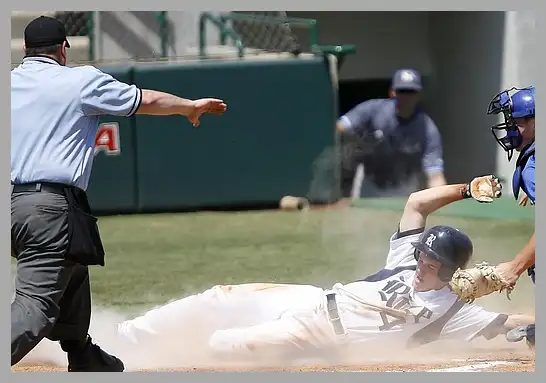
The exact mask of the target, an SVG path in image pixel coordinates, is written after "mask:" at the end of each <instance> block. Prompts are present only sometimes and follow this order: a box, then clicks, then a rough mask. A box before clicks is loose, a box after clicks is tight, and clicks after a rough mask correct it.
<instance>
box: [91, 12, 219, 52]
mask: <svg viewBox="0 0 546 383" xmlns="http://www.w3.org/2000/svg"><path fill="white" fill-rule="evenodd" d="M154 13H155V12H148V11H134V12H130V11H124V12H106V11H101V12H96V26H97V31H98V32H99V33H98V37H97V39H96V42H95V44H96V45H95V47H96V53H97V59H99V60H124V59H129V58H133V57H137V58H138V57H141V58H149V57H158V56H160V54H161V39H160V38H159V24H158V23H157V19H156V17H155V16H154ZM200 14H201V12H198V11H170V12H169V13H168V24H169V36H170V38H169V40H170V44H169V47H168V54H169V56H185V55H194V54H195V53H196V51H197V46H198V42H199V28H198V26H199V16H200ZM206 40H207V43H208V44H209V45H210V44H217V43H218V33H217V32H216V30H215V29H214V28H213V27H211V26H210V25H209V26H208V28H207V34H206Z"/></svg>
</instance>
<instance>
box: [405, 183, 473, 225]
mask: <svg viewBox="0 0 546 383" xmlns="http://www.w3.org/2000/svg"><path fill="white" fill-rule="evenodd" d="M467 190H468V184H454V185H443V186H437V187H433V188H429V189H424V190H420V191H417V192H414V193H412V194H411V195H410V196H409V198H408V200H407V202H406V206H405V207H404V212H403V213H402V218H401V219H400V227H399V231H400V232H405V231H411V230H416V229H420V228H423V227H425V224H426V221H427V217H428V216H429V215H430V214H432V213H434V212H435V211H436V210H438V209H440V208H442V207H444V206H446V205H449V204H450V203H453V202H456V201H461V200H462V199H463V198H464V196H465V193H466V191H467Z"/></svg>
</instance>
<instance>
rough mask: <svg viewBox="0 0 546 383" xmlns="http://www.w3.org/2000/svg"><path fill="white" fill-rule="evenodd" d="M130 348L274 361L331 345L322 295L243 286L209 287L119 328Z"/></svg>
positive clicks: (305, 289)
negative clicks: (166, 346) (162, 347)
mask: <svg viewBox="0 0 546 383" xmlns="http://www.w3.org/2000/svg"><path fill="white" fill-rule="evenodd" d="M118 332H119V334H120V335H122V336H123V337H124V338H126V339H127V340H130V341H131V342H132V343H133V344H136V345H142V346H153V345H156V344H158V342H159V343H162V342H163V343H164V342H168V343H171V344H175V343H178V344H179V346H180V347H181V348H182V347H184V345H186V344H188V342H189V343H191V347H192V352H193V353H197V352H198V351H197V350H196V347H198V348H200V349H201V350H202V351H206V352H209V353H212V354H213V355H216V356H220V357H222V356H227V357H229V358H232V357H233V356H241V357H243V358H244V357H246V356H249V355H255V356H260V355H272V354H273V355H279V354H286V353H287V352H289V351H290V350H293V351H295V352H297V351H301V350H307V349H309V348H310V349H315V348H319V349H320V348H323V347H325V346H329V345H333V344H335V343H336V342H337V341H338V340H339V337H338V335H336V333H335V331H334V327H333V325H332V323H331V322H330V320H329V317H328V312H327V310H326V295H325V291H324V290H323V289H321V288H318V287H315V286H309V285H287V284H271V283H249V284H242V285H228V286H214V287H213V288H211V289H209V290H207V291H205V292H203V293H200V294H196V295H192V296H188V297H186V298H183V299H180V300H177V301H173V302H170V303H168V304H166V305H164V306H161V307H158V308H155V309H153V310H150V311H148V312H147V313H145V314H144V315H142V316H140V317H137V318H135V319H132V320H128V321H125V322H123V323H121V324H120V325H119V327H118Z"/></svg>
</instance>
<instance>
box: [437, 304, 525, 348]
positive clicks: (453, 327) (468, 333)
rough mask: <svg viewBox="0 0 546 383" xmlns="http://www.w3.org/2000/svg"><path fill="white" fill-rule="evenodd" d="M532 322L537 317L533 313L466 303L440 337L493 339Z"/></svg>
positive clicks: (447, 324)
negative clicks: (501, 310)
mask: <svg viewBox="0 0 546 383" xmlns="http://www.w3.org/2000/svg"><path fill="white" fill-rule="evenodd" d="M460 303H462V302H460ZM457 304H458V303H456V305H457ZM532 323H535V318H534V316H531V315H523V314H507V313H498V312H491V311H488V310H486V309H485V308H483V307H482V306H480V305H477V304H475V303H465V304H464V305H462V306H461V308H460V309H459V310H458V311H457V312H456V313H455V315H454V316H453V317H452V318H451V319H450V320H449V321H448V322H447V323H446V324H445V325H444V328H443V329H442V331H441V335H440V339H460V340H466V341H467V342H471V341H473V340H474V339H477V338H480V337H483V338H485V339H487V340H491V339H493V338H495V337H496V336H497V335H504V334H506V333H507V332H508V331H510V330H512V329H513V328H516V327H519V326H525V325H528V324H532Z"/></svg>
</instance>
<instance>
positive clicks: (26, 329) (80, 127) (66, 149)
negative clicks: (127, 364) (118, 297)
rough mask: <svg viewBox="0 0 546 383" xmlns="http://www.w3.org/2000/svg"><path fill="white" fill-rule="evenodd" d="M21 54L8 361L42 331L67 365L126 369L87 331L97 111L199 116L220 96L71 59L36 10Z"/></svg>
mask: <svg viewBox="0 0 546 383" xmlns="http://www.w3.org/2000/svg"><path fill="white" fill-rule="evenodd" d="M24 37H25V47H24V49H25V57H24V59H23V61H22V63H21V64H20V65H19V66H18V67H16V68H15V69H13V70H12V71H11V183H12V194H11V244H12V256H13V257H14V258H16V259H17V276H16V281H15V290H16V291H15V297H14V300H13V301H12V303H11V365H12V366H13V365H14V364H16V363H18V362H19V361H20V360H21V359H22V358H23V357H24V356H25V355H27V354H28V353H29V352H30V351H31V350H32V349H33V348H34V347H35V346H36V345H37V344H38V343H39V342H40V341H41V340H42V339H43V338H44V337H46V338H48V339H50V340H53V341H59V342H60V345H61V348H62V349H63V351H64V352H66V353H67V357H68V371H75V372H77V371H111V372H121V371H123V370H124V365H123V362H122V361H121V360H119V359H118V358H116V357H115V356H112V355H109V354H108V353H106V352H105V351H103V350H102V349H101V348H100V347H99V346H97V345H95V344H94V343H93V342H92V339H91V337H90V336H89V335H88V330H89V324H90V317H91V289H90V284H89V271H88V266H92V265H100V266H104V249H103V246H102V243H101V237H100V234H99V231H98V226H97V218H96V217H94V216H93V215H92V213H91V210H90V207H89V204H88V201H87V196H86V192H85V190H86V189H87V185H88V182H89V176H90V173H91V167H92V163H93V146H94V142H95V136H96V133H97V129H98V124H99V118H100V116H101V115H114V116H125V117H131V116H133V115H135V114H151V115H184V116H186V117H187V118H188V119H189V121H190V122H191V123H192V124H193V126H195V127H197V126H199V118H200V117H201V115H202V114H204V113H212V114H216V115H222V114H223V113H224V112H225V110H226V105H225V103H224V102H223V101H222V100H218V99H212V98H205V99H198V100H187V99H183V98H180V97H177V96H174V95H171V94H168V93H163V92H158V91H153V90H146V89H140V88H138V87H137V86H135V85H128V84H125V83H122V82H119V81H117V80H116V79H114V78H113V77H112V76H110V75H108V74H106V73H104V72H102V71H100V70H98V69H96V68H94V67H92V66H80V67H67V66H66V62H67V48H70V44H69V42H68V41H67V39H66V31H65V28H64V25H63V24H62V23H61V22H59V21H57V20H56V19H53V18H49V17H44V16H42V17H39V18H37V19H35V20H33V21H31V22H30V23H29V24H28V25H27V27H26V29H25V36H24Z"/></svg>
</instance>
